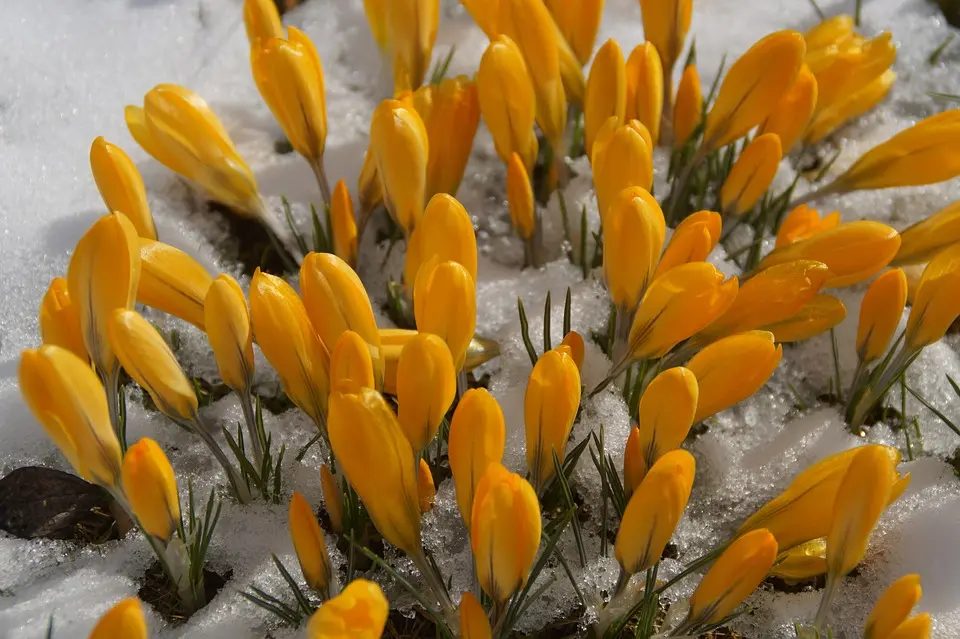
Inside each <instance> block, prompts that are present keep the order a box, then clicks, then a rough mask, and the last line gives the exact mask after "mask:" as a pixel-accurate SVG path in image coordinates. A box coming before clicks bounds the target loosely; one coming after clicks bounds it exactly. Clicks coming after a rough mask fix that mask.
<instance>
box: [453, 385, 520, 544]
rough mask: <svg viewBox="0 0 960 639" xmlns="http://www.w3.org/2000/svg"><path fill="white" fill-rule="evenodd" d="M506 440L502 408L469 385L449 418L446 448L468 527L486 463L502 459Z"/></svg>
mask: <svg viewBox="0 0 960 639" xmlns="http://www.w3.org/2000/svg"><path fill="white" fill-rule="evenodd" d="M505 439H506V426H505V424H504V421H503V411H501V410H500V405H499V404H498V403H497V400H496V399H494V397H493V395H491V394H490V392H489V391H487V390H486V389H483V388H471V389H470V390H468V391H467V392H466V393H464V394H463V397H461V398H460V402H459V403H458V404H457V409H456V410H455V411H454V413H453V419H452V420H451V421H450V437H449V439H448V441H447V447H448V456H449V459H450V472H451V473H452V474H453V482H454V487H455V488H456V491H457V506H458V507H459V508H460V515H461V516H462V517H463V523H464V524H466V526H467V528H470V517H471V514H472V513H473V497H474V494H475V493H476V490H477V485H478V484H479V483H480V480H481V479H482V478H483V474H484V473H485V472H486V470H487V466H489V465H490V464H492V463H499V462H500V461H501V459H502V458H503V447H504V442H505Z"/></svg>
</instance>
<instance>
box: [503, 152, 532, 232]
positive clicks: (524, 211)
mask: <svg viewBox="0 0 960 639" xmlns="http://www.w3.org/2000/svg"><path fill="white" fill-rule="evenodd" d="M507 204H508V205H509V207H510V221H511V222H513V229H514V230H515V231H516V232H517V235H519V236H520V237H521V238H522V239H524V240H530V239H531V238H532V237H533V235H534V233H536V232H537V216H536V204H535V203H534V201H533V187H532V186H531V184H530V176H529V175H528V174H527V169H526V168H525V167H524V166H523V159H522V158H521V157H520V156H519V155H518V154H517V153H514V154H512V155H511V156H510V161H509V162H507Z"/></svg>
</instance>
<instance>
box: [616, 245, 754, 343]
mask: <svg viewBox="0 0 960 639" xmlns="http://www.w3.org/2000/svg"><path fill="white" fill-rule="evenodd" d="M736 297H737V278H735V277H734V278H730V279H729V280H726V281H724V276H723V273H721V272H720V271H718V270H717V269H716V267H715V266H713V265H712V264H707V263H706V262H691V263H690V264H681V265H680V266H677V267H675V268H672V269H670V270H669V271H667V272H666V273H665V274H664V275H662V276H661V277H659V278H657V279H655V280H654V281H653V283H652V284H651V285H650V287H649V288H648V289H647V292H646V294H644V296H643V299H642V300H641V301H640V306H639V308H638V309H637V314H636V316H634V318H633V325H632V326H631V327H630V337H629V344H630V356H631V357H632V358H633V359H637V360H640V359H655V358H658V357H662V356H663V355H665V354H666V353H668V352H669V351H670V349H672V348H673V347H674V346H676V345H677V344H679V343H680V342H682V341H683V340H685V339H687V338H688V337H691V336H692V335H694V334H696V333H697V332H699V331H701V330H703V329H704V328H705V327H707V326H709V325H710V324H711V323H712V322H713V321H714V320H716V319H717V318H718V317H720V316H721V315H723V314H724V312H726V310H727V309H728V308H730V305H731V304H732V303H733V301H734V299H736Z"/></svg>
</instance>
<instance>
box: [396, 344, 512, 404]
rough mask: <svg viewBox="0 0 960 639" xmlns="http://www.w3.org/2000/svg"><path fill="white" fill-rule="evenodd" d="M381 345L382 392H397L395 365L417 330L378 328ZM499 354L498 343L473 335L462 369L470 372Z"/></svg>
mask: <svg viewBox="0 0 960 639" xmlns="http://www.w3.org/2000/svg"><path fill="white" fill-rule="evenodd" d="M379 333H380V338H381V340H382V346H381V349H380V353H381V355H382V356H383V361H384V376H383V392H384V393H388V394H390V395H396V394H397V366H398V364H399V363H400V353H401V352H402V351H403V346H404V345H405V344H406V343H407V342H408V341H410V340H411V339H413V337H414V336H415V335H416V334H417V331H414V330H408V329H400V328H386V329H380V331H379ZM499 354H500V345H499V344H497V343H496V342H494V341H492V340H488V339H484V338H482V337H474V338H473V339H472V340H470V345H469V346H467V355H466V358H465V359H464V361H463V370H465V371H467V372H470V371H472V370H473V369H475V368H476V367H477V366H480V365H481V364H484V363H486V362H489V361H490V360H491V359H493V358H494V357H497V356H498V355H499Z"/></svg>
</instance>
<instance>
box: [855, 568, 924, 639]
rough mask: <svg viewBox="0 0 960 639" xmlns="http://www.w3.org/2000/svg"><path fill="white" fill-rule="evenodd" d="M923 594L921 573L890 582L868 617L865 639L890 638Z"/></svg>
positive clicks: (865, 626)
mask: <svg viewBox="0 0 960 639" xmlns="http://www.w3.org/2000/svg"><path fill="white" fill-rule="evenodd" d="M922 596H923V588H921V587H920V575H917V574H910V575H904V576H903V577H900V578H899V579H897V580H896V581H895V582H893V583H892V584H890V586H889V587H888V588H887V589H886V590H884V591H883V594H882V595H880V598H879V599H877V603H875V604H874V606H873V610H871V611H870V616H869V617H867V622H866V624H865V625H864V628H863V637H864V639H888V638H889V637H890V636H891V635H892V634H893V633H894V631H896V630H897V629H898V628H899V627H900V626H901V625H902V624H903V623H904V622H905V621H906V620H907V618H908V617H909V616H910V611H912V610H913V608H914V607H915V606H916V605H917V604H918V603H919V602H920V597H922Z"/></svg>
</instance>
